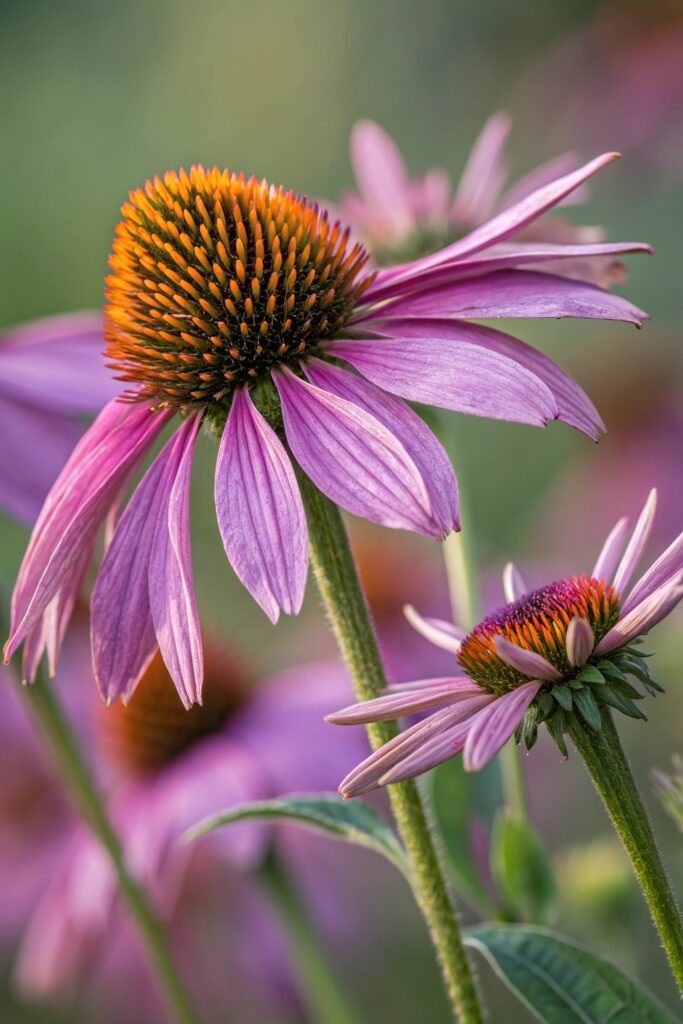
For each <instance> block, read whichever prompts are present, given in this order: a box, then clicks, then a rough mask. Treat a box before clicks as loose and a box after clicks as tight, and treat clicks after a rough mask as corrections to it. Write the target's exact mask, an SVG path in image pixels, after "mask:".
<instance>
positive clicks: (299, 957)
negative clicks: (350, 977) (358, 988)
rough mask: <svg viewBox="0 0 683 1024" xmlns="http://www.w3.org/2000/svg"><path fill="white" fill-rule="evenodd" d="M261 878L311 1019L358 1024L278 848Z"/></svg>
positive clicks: (265, 865)
mask: <svg viewBox="0 0 683 1024" xmlns="http://www.w3.org/2000/svg"><path fill="white" fill-rule="evenodd" d="M260 878H261V882H262V884H263V886H264V888H265V889H266V891H267V893H268V895H269V897H270V901H271V903H272V904H273V906H274V908H275V910H276V911H277V913H278V915H279V917H280V919H281V921H282V924H283V926H284V930H285V935H286V936H287V939H288V945H289V953H290V956H291V959H292V962H293V966H294V970H295V973H296V977H297V980H298V985H299V992H300V994H301V997H302V999H303V1001H304V1003H305V1005H306V1007H307V1009H308V1012H309V1016H310V1019H311V1021H314V1022H316V1024H317V1022H318V1021H324V1022H325V1024H357V1022H358V1017H357V1015H356V1014H355V1013H354V1012H353V1011H352V1010H351V1009H350V1008H349V1007H348V1006H347V1003H346V1000H345V998H344V996H343V994H342V991H341V989H340V987H339V985H338V984H337V982H336V980H335V978H334V977H333V975H332V973H331V971H330V969H329V967H328V965H327V963H326V961H325V958H324V956H323V954H322V953H321V950H320V942H319V939H318V937H317V935H316V934H315V931H314V929H313V926H312V925H311V922H310V920H309V917H308V914H307V912H306V910H305V909H304V908H303V906H302V903H301V898H300V896H299V894H298V893H297V891H296V888H295V886H294V885H293V883H292V880H291V878H290V877H289V874H288V872H287V870H286V868H285V867H284V866H283V865H282V863H281V862H280V860H279V859H278V857H277V854H276V853H275V852H274V851H271V853H270V854H269V856H268V857H267V858H266V861H265V863H264V865H263V867H262V868H261V871H260Z"/></svg>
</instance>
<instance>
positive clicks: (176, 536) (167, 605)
mask: <svg viewBox="0 0 683 1024" xmlns="http://www.w3.org/2000/svg"><path fill="white" fill-rule="evenodd" d="M200 423H201V416H198V415H195V416H191V417H188V419H186V420H185V422H184V423H183V425H182V427H181V428H180V429H179V430H178V431H176V433H175V435H174V437H173V438H172V440H171V441H170V442H169V448H168V456H167V460H166V467H165V469H164V475H163V479H162V481H161V484H160V488H159V493H158V494H157V499H156V503H157V508H158V511H157V510H156V509H155V513H156V514H155V519H156V526H155V530H154V533H153V536H152V541H151V546H150V552H149V569H148V584H149V607H150V612H151V616H152V622H153V624H154V631H155V633H156V639H157V643H158V645H159V650H160V651H161V656H162V658H163V659H164V663H165V665H166V668H167V669H168V671H169V674H170V676H171V678H172V679H173V682H174V683H175V685H176V689H177V690H178V693H179V694H180V698H181V700H182V702H183V704H184V705H185V707H187V708H189V707H191V706H192V704H196V703H201V692H202V680H203V676H204V658H203V653H202V635H201V629H200V626H199V614H198V612H197V601H196V598H195V591H194V578H193V573H192V542H191V538H190V476H191V472H192V457H193V455H194V445H195V441H196V439H197V431H198V430H199V426H200Z"/></svg>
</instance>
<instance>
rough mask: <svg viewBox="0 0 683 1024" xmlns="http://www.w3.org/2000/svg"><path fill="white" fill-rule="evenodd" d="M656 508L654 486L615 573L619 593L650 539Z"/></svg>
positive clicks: (615, 583) (614, 581)
mask: <svg viewBox="0 0 683 1024" xmlns="http://www.w3.org/2000/svg"><path fill="white" fill-rule="evenodd" d="M656 510H657V490H656V488H654V487H653V488H652V490H651V491H650V494H649V495H648V499H647V501H646V502H645V505H644V507H643V511H642V512H641V513H640V516H639V518H638V522H637V523H636V525H635V529H634V530H633V534H632V535H631V539H630V541H629V542H628V544H627V545H626V551H624V554H623V555H622V559H621V561H620V562H619V566H618V568H617V571H616V572H615V574H614V580H613V584H614V589H615V590H616V592H617V593H618V594H621V593H623V591H624V589H625V588H626V587H627V586H628V583H629V580H630V579H631V577H632V576H633V573H634V572H635V568H636V565H637V564H638V561H639V559H640V557H641V555H642V553H643V551H644V550H645V546H646V544H647V542H648V540H649V539H650V534H651V533H652V524H653V522H654V518H655V512H656Z"/></svg>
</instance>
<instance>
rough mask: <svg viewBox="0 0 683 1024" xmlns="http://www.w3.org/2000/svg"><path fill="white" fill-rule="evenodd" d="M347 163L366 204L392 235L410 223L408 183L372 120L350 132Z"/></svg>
mask: <svg viewBox="0 0 683 1024" xmlns="http://www.w3.org/2000/svg"><path fill="white" fill-rule="evenodd" d="M351 162H352V164H353V172H354V175H355V178H356V181H357V183H358V189H359V191H360V193H361V195H362V197H363V199H364V200H365V203H366V205H367V206H368V207H369V208H370V209H372V210H373V211H376V212H377V213H378V214H379V215H380V217H381V218H382V220H385V221H386V222H387V224H388V225H390V226H391V229H392V230H393V231H396V232H401V231H404V230H408V229H409V228H410V223H411V210H410V182H409V179H408V174H407V172H406V168H405V164H404V163H403V158H402V156H401V153H400V151H399V149H398V147H397V146H396V143H395V142H394V141H393V139H392V138H390V136H389V135H388V134H387V133H386V132H385V131H384V129H383V128H380V126H379V125H378V124H375V122H374V121H359V122H358V123H357V124H355V125H354V127H353V131H352V133H351Z"/></svg>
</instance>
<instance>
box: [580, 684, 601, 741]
mask: <svg viewBox="0 0 683 1024" xmlns="http://www.w3.org/2000/svg"><path fill="white" fill-rule="evenodd" d="M574 703H575V704H576V708H577V710H578V712H579V714H580V715H581V717H582V718H583V719H584V721H585V722H586V723H587V724H588V725H589V726H590V727H591V729H595V731H596V732H600V730H601V729H602V719H601V718H600V708H599V707H598V703H597V701H596V699H595V697H594V696H593V694H592V693H591V691H590V690H589V689H588V688H587V687H584V689H583V690H577V691H576V693H575V694H574Z"/></svg>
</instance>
